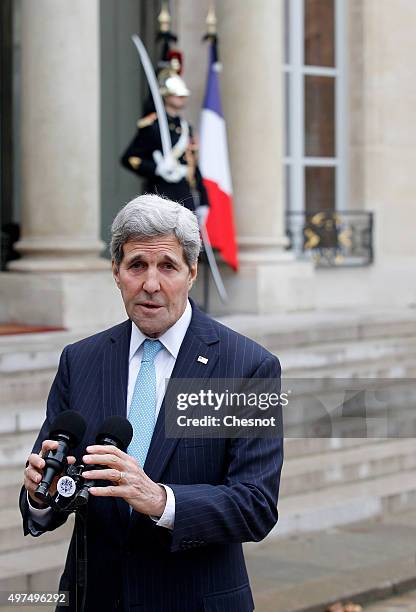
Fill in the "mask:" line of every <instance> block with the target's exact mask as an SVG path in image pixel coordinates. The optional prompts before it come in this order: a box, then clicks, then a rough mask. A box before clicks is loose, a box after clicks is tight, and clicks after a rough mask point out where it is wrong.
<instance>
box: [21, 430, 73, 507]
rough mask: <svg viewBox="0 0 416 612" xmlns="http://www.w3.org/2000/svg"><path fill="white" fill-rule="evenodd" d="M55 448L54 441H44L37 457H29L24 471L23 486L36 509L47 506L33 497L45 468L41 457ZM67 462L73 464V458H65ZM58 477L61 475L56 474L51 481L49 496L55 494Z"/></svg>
mask: <svg viewBox="0 0 416 612" xmlns="http://www.w3.org/2000/svg"><path fill="white" fill-rule="evenodd" d="M56 448H58V442H57V441H56V440H44V441H43V443H42V449H41V451H40V453H39V455H37V454H36V453H32V454H31V455H29V458H28V461H27V467H26V468H25V470H24V481H23V485H24V487H25V489H26V491H27V492H28V494H29V496H30V499H31V503H32V501H33V505H34V506H35V507H36V508H47V507H48V505H47V504H43V503H42V502H41V501H40V500H39V499H37V497H35V491H36V489H37V487H38V485H39V483H40V482H41V480H42V477H43V469H44V467H45V460H44V459H43V457H44V456H45V455H46V454H47V453H48V451H50V450H55V449H56ZM67 460H68V463H69V464H74V463H75V457H72V456H69V457H67ZM60 477H61V474H58V475H57V476H55V478H54V479H53V481H52V484H51V486H50V488H49V493H50V494H51V496H52V495H54V494H55V492H56V483H57V482H58V480H59V478H60Z"/></svg>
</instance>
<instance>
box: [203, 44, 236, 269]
mask: <svg viewBox="0 0 416 612" xmlns="http://www.w3.org/2000/svg"><path fill="white" fill-rule="evenodd" d="M216 51H217V50H216V44H215V42H210V44H209V68H208V79H207V86H206V90H205V99H204V104H203V108H202V114H201V125H200V141H201V142H200V151H199V167H200V170H201V174H202V177H203V181H204V185H205V188H206V190H207V192H208V199H209V203H210V209H209V213H208V217H207V220H206V230H207V233H208V236H209V239H210V242H211V246H212V247H214V248H216V249H218V250H219V252H220V253H221V256H222V258H223V260H224V261H225V262H226V263H227V264H229V265H230V266H231V267H232V268H233V269H234V270H237V269H238V255H237V243H236V237H235V226H234V215H233V198H232V193H233V190H232V185H231V173H230V164H229V161H228V147H227V134H226V130H225V121H224V115H223V112H222V106H221V96H220V84H219V79H218V63H217V52H216Z"/></svg>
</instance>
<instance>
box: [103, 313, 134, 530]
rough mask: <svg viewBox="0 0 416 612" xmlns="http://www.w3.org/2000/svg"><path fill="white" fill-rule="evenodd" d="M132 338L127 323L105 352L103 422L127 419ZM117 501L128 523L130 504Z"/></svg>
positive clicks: (115, 334)
mask: <svg viewBox="0 0 416 612" xmlns="http://www.w3.org/2000/svg"><path fill="white" fill-rule="evenodd" d="M130 336H131V321H125V322H124V323H122V324H121V325H119V326H118V327H117V328H116V329H115V330H114V332H113V334H112V336H111V337H110V339H109V341H108V343H107V346H106V348H105V351H104V362H103V387H102V388H103V413H104V415H103V420H105V419H108V418H109V417H111V416H123V417H127V407H126V406H127V383H128V374H129V349H130ZM115 500H116V503H117V507H118V510H119V512H120V516H121V519H122V520H123V521H128V520H129V517H130V513H129V506H128V504H127V503H126V502H125V501H124V500H123V499H121V498H115Z"/></svg>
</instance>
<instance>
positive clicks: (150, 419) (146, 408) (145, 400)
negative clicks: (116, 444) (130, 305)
mask: <svg viewBox="0 0 416 612" xmlns="http://www.w3.org/2000/svg"><path fill="white" fill-rule="evenodd" d="M161 349H163V344H162V343H161V342H159V340H145V341H144V343H143V357H142V363H141V365H140V370H139V373H138V374H137V378H136V384H135V385H134V391H133V397H132V399H131V404H130V410H129V421H130V423H131V424H132V426H133V438H132V440H131V442H130V445H129V447H128V449H127V452H128V454H129V455H131V456H132V457H135V458H136V459H137V461H138V462H139V465H140V466H141V467H143V466H144V462H145V461H146V456H147V452H148V450H149V446H150V441H151V439H152V435H153V430H154V428H155V420H156V419H155V417H156V368H155V363H154V362H155V357H156V355H157V354H158V352H159V351H160V350H161Z"/></svg>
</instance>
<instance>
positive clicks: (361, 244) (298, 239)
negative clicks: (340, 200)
mask: <svg viewBox="0 0 416 612" xmlns="http://www.w3.org/2000/svg"><path fill="white" fill-rule="evenodd" d="M286 227H287V229H286V233H287V236H288V238H289V241H290V244H289V246H288V248H289V249H291V250H293V251H294V252H295V253H296V254H297V256H298V257H299V258H302V259H311V260H312V261H313V262H314V263H315V264H316V266H318V267H334V266H339V267H347V266H367V265H369V264H371V263H372V262H373V213H371V212H364V211H353V210H348V211H328V210H322V211H316V212H288V214H287V226H286Z"/></svg>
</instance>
